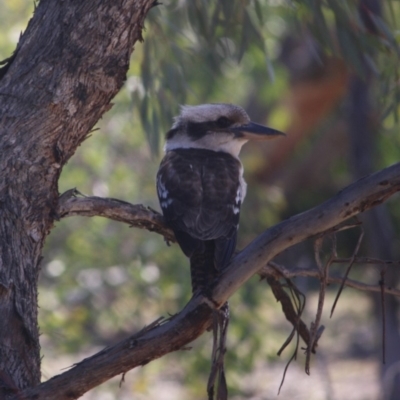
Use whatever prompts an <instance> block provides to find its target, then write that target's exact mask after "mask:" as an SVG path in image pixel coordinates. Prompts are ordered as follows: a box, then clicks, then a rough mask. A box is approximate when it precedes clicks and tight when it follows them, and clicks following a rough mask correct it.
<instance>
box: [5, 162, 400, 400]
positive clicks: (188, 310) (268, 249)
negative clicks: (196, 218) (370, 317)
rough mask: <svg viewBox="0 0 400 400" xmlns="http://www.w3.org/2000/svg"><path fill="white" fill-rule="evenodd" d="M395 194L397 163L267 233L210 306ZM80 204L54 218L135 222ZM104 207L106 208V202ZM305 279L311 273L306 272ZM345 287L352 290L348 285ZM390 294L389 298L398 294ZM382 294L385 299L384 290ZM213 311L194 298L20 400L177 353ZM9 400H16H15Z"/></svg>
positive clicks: (69, 391)
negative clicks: (303, 244)
mask: <svg viewBox="0 0 400 400" xmlns="http://www.w3.org/2000/svg"><path fill="white" fill-rule="evenodd" d="M399 190H400V163H399V164H395V165H393V166H391V167H389V168H386V169H384V170H382V171H379V172H377V173H375V174H373V175H370V176H368V177H366V178H363V179H361V180H359V181H357V182H355V183H353V184H352V185H350V186H349V187H347V188H346V189H344V190H342V191H341V192H339V193H338V194H337V195H336V196H335V197H333V198H332V199H330V200H328V201H326V202H325V203H323V204H321V205H319V206H317V207H315V208H313V209H311V210H309V211H307V212H305V213H302V214H299V215H297V216H294V217H292V218H290V219H288V220H286V221H283V222H282V223H280V224H278V225H276V226H274V227H272V228H270V229H268V230H266V231H265V232H264V233H263V234H262V235H260V236H259V237H258V238H256V239H255V240H254V241H253V242H252V243H250V244H249V245H248V246H247V247H246V248H245V249H243V250H242V251H241V252H240V253H239V254H238V255H237V256H236V257H235V258H234V259H233V261H232V263H231V265H230V266H229V268H228V269H227V271H226V272H225V273H224V274H223V275H222V276H221V277H220V279H219V280H218V282H217V284H216V287H215V290H214V300H216V301H217V302H218V304H223V303H224V302H225V301H226V300H227V299H228V298H229V297H230V296H231V295H232V294H233V293H234V292H235V291H236V290H237V289H238V288H239V287H240V286H241V285H242V284H243V283H244V282H245V281H246V280H247V279H248V278H249V277H250V276H251V275H253V274H255V273H257V272H261V273H262V274H268V270H267V269H266V268H264V269H262V268H263V267H266V265H267V263H268V262H269V261H270V260H271V259H272V258H273V257H274V256H275V255H277V254H278V253H279V252H281V251H283V250H285V249H286V248H288V247H290V246H292V245H294V244H296V243H299V242H300V241H302V240H304V239H306V238H308V237H310V236H313V235H316V234H320V233H321V232H324V231H327V230H329V229H331V228H332V227H334V226H336V225H338V224H340V223H341V222H343V221H345V220H346V219H348V218H351V217H352V216H354V215H356V214H358V213H360V212H363V211H365V210H367V209H369V208H372V207H374V206H376V205H378V204H380V203H382V202H383V201H385V200H386V199H387V198H388V197H390V196H391V195H392V194H394V193H396V192H397V191H399ZM89 199H90V198H89ZM81 200H82V199H78V200H77V201H76V202H72V203H70V202H69V201H67V202H65V198H64V200H61V201H60V206H59V215H60V216H68V215H89V214H90V215H101V216H109V215H112V216H113V217H112V218H113V219H117V220H119V221H123V222H126V223H129V224H131V222H132V220H135V218H136V214H135V213H136V212H137V210H136V209H135V208H129V207H126V203H122V204H123V207H122V209H123V212H122V211H121V213H119V211H118V207H115V204H114V206H113V207H111V208H112V210H113V211H112V212H111V214H109V213H108V212H105V210H104V209H102V210H100V211H96V209H95V207H94V208H93V209H91V210H89V209H88V208H87V206H88V204H90V203H87V202H84V201H82V202H81ZM104 201H105V202H106V203H107V202H108V201H109V199H104ZM110 201H111V202H113V201H115V200H113V199H111V200H110ZM85 207H86V208H85ZM130 212H133V215H130V216H126V214H125V213H128V214H129V213H130ZM140 212H143V213H144V215H146V214H147V215H146V217H145V219H146V220H147V219H148V218H149V219H150V220H152V221H154V225H159V226H158V227H157V231H163V229H165V227H163V224H162V220H161V219H160V220H157V218H154V219H152V218H153V217H152V213H153V212H152V211H150V210H146V209H144V208H143V209H141V210H140ZM273 269H274V270H275V268H273ZM304 273H305V272H304ZM304 273H301V274H304ZM274 274H276V271H275V272H272V271H271V275H274ZM307 274H310V275H312V274H313V273H311V272H310V271H308V272H307ZM274 276H276V275H274ZM332 279H333V278H332ZM332 281H334V280H332ZM339 281H340V280H339ZM328 282H329V281H328ZM346 284H348V285H349V286H354V285H353V284H352V282H351V281H349V280H348V281H347V282H346ZM358 288H361V287H358ZM391 291H392V292H391V294H395V295H398V294H399V291H397V290H394V289H391ZM385 292H386V293H389V290H385ZM213 307H214V305H213V302H210V301H208V300H207V299H205V298H204V297H201V296H198V297H195V298H193V299H192V300H191V301H190V302H189V304H188V305H187V306H186V307H185V308H184V310H183V311H182V312H181V313H179V314H178V315H176V316H174V317H172V318H171V319H170V320H168V321H166V322H165V323H163V324H158V325H156V326H155V327H153V328H151V329H147V330H146V329H145V330H144V331H142V332H139V333H138V334H137V335H134V336H132V337H130V338H128V339H126V340H124V341H122V342H120V343H118V344H116V345H115V346H112V347H109V348H106V349H104V350H103V351H101V352H99V353H97V354H95V355H94V356H92V357H90V358H88V359H85V360H83V361H82V362H80V363H79V364H77V365H76V366H74V367H73V368H71V369H70V370H69V371H67V372H64V373H63V374H61V375H58V376H55V377H53V378H51V379H50V380H49V381H47V382H44V383H42V384H41V385H39V386H37V387H35V388H33V389H28V390H26V391H24V392H22V395H23V396H24V398H25V399H35V400H50V399H54V398H57V399H59V400H64V399H65V400H67V399H68V400H70V399H76V398H78V397H79V396H81V395H82V394H83V393H85V392H86V391H88V390H90V389H91V388H93V387H94V386H96V385H99V384H100V383H102V382H104V381H106V380H107V379H110V378H111V377H113V376H115V375H118V374H121V373H124V372H127V371H128V370H130V369H132V368H134V367H136V366H139V365H144V364H146V363H148V362H150V361H151V360H153V359H156V358H159V357H161V356H163V355H164V354H167V353H169V352H172V351H176V350H178V349H180V348H182V347H183V346H185V345H186V344H187V343H189V342H191V341H192V340H194V339H195V338H197V337H198V336H200V335H201V334H202V333H203V332H204V331H205V330H206V329H207V327H208V326H209V325H210V323H211V320H212V312H213ZM20 395H21V394H20ZM13 399H15V400H17V397H13Z"/></svg>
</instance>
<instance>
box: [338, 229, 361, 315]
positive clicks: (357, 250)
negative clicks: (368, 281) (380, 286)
mask: <svg viewBox="0 0 400 400" xmlns="http://www.w3.org/2000/svg"><path fill="white" fill-rule="evenodd" d="M363 238H364V230H363V229H361V234H360V236H359V238H358V241H357V244H356V248H355V249H354V252H353V255H352V256H351V260H350V263H349V266H348V267H347V268H346V272H345V274H344V275H343V279H342V283H341V284H340V287H339V290H338V292H337V294H336V297H335V300H334V302H333V305H332V309H331V315H330V317H331V318H332V315H333V312H334V311H335V307H336V304H337V302H338V300H339V297H340V294H341V293H342V290H343V287H344V285H345V283H346V280H347V277H348V275H349V273H350V270H351V267H352V266H353V264H354V261H355V259H356V257H357V254H358V252H359V250H360V246H361V243H362V240H363Z"/></svg>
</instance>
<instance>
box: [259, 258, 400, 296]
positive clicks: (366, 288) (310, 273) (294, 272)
mask: <svg viewBox="0 0 400 400" xmlns="http://www.w3.org/2000/svg"><path fill="white" fill-rule="evenodd" d="M363 259H364V258H361V260H363ZM339 260H340V261H339V263H344V261H345V260H346V263H348V262H349V260H348V259H339ZM367 260H370V261H371V260H372V259H369V258H368V259H367ZM335 262H336V260H334V261H333V262H332V264H334V263H335ZM355 263H362V262H361V261H360V262H357V261H355ZM371 263H372V264H376V262H375V261H374V262H372V261H371ZM389 263H391V264H394V265H395V264H397V262H396V261H389ZM272 266H273V267H272ZM278 271H279V272H278ZM259 274H260V275H261V276H263V277H266V276H274V277H276V278H279V277H285V278H294V277H296V276H303V277H309V278H317V279H318V278H319V271H318V270H317V269H311V268H310V269H308V268H307V269H305V268H298V267H296V266H293V267H286V266H284V265H280V264H277V263H276V262H273V261H269V262H268V264H267V265H266V266H265V267H263V268H261V271H260V272H259ZM342 281H343V278H339V277H334V276H328V277H327V283H328V284H331V283H338V284H341V283H342ZM345 286H348V287H351V288H353V289H357V290H360V291H363V292H370V293H380V292H381V287H380V285H369V284H366V283H362V282H358V281H355V280H353V279H347V280H346V283H345ZM385 294H390V295H391V296H395V297H399V298H400V290H399V289H395V288H388V287H387V288H385Z"/></svg>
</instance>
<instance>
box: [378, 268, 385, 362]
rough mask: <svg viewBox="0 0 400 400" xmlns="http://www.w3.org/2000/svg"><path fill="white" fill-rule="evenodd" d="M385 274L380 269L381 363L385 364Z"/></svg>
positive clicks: (383, 269) (383, 270)
mask: <svg viewBox="0 0 400 400" xmlns="http://www.w3.org/2000/svg"><path fill="white" fill-rule="evenodd" d="M385 274H386V268H382V269H381V280H380V281H379V285H380V287H381V306H382V363H383V364H386V307H385V304H386V302H385Z"/></svg>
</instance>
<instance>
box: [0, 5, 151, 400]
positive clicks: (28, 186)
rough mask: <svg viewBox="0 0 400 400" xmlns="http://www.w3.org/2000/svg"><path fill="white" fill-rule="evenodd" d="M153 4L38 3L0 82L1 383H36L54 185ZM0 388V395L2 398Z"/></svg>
mask: <svg viewBox="0 0 400 400" xmlns="http://www.w3.org/2000/svg"><path fill="white" fill-rule="evenodd" d="M152 5H153V0H126V1H122V0H113V1H106V0H103V1H102V0H97V1H93V0H90V1H89V0H86V1H79V2H76V1H72V0H66V1H61V2H60V1H58V0H42V1H40V3H39V5H38V7H37V9H36V10H35V13H34V16H33V18H32V19H31V20H30V22H29V25H28V28H27V30H26V32H25V33H24V35H23V36H22V38H21V40H20V42H19V44H18V47H17V49H16V53H15V57H13V58H12V60H11V61H10V63H9V64H8V65H7V66H6V68H3V70H2V75H4V76H3V77H2V79H1V80H0V138H1V139H0V171H1V176H0V314H1V318H0V388H3V395H4V394H6V393H7V392H10V391H11V392H12V391H15V390H16V389H17V388H18V389H23V388H26V387H31V386H34V385H37V384H38V383H39V382H40V344H39V329H38V324H37V281H38V275H39V270H40V260H41V250H42V246H43V243H44V240H45V238H46V236H47V234H48V233H49V232H50V230H51V228H52V226H53V222H54V219H56V218H57V215H56V211H55V210H56V206H57V202H58V196H59V193H58V187H57V182H58V178H59V175H60V173H61V170H62V167H63V165H64V164H65V163H66V162H67V160H68V159H69V158H70V157H71V156H72V155H73V154H74V152H75V150H76V148H77V147H78V146H79V144H80V143H81V142H82V141H83V140H84V139H85V138H86V136H87V135H88V132H89V131H90V130H91V129H92V128H93V126H94V125H95V123H96V122H97V121H98V120H99V118H100V117H101V116H102V115H103V114H104V113H105V112H106V111H107V110H108V109H109V108H110V107H111V105H110V101H111V99H112V98H113V97H114V96H115V95H116V93H117V92H118V91H119V90H120V88H121V86H122V85H123V83H124V81H125V77H126V72H127V70H128V66H129V60H130V55H131V52H132V50H133V45H134V43H135V42H136V41H137V40H141V39H142V36H141V31H142V28H143V23H144V18H145V16H146V14H147V12H148V11H149V9H150V8H151V7H152ZM1 394H2V393H1V392H0V398H1Z"/></svg>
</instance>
